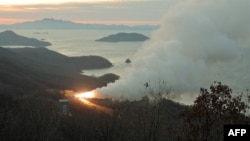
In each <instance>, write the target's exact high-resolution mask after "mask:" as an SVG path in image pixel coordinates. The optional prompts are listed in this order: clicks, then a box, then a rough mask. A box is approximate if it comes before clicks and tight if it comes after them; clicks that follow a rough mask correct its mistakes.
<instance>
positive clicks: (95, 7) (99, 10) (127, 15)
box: [0, 0, 175, 25]
mask: <svg viewBox="0 0 250 141" xmlns="http://www.w3.org/2000/svg"><path fill="white" fill-rule="evenodd" d="M174 1H175V0H0V9H1V10H0V24H12V23H16V22H23V21H33V20H40V19H43V18H55V19H62V20H70V21H74V22H78V23H104V24H131V25H138V24H158V23H160V20H161V18H162V16H163V15H164V14H165V13H166V11H167V9H168V7H169V6H170V5H172V4H173V3H174Z"/></svg>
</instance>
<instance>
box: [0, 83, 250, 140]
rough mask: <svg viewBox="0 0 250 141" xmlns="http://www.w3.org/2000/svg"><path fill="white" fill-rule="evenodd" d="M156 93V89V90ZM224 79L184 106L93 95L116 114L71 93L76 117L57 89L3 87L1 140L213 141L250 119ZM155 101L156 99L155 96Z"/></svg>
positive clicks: (159, 98) (0, 119) (158, 99)
mask: <svg viewBox="0 0 250 141" xmlns="http://www.w3.org/2000/svg"><path fill="white" fill-rule="evenodd" d="M151 92H154V91H151ZM231 93H232V90H231V89H230V88H229V87H228V86H226V85H222V84H221V83H219V82H216V83H215V84H213V85H212V86H211V87H210V88H209V89H204V88H201V90H200V95H199V96H198V97H197V98H196V100H195V101H194V104H193V105H190V106H185V105H181V104H178V103H176V102H173V101H171V100H167V99H164V98H161V97H160V96H161V95H162V94H164V93H157V94H155V93H152V94H151V95H153V100H152V96H151V99H150V100H149V98H148V97H146V96H145V97H144V98H142V99H141V100H138V101H122V102H117V101H112V100H110V99H91V102H93V103H96V104H98V105H102V106H105V107H107V108H109V109H111V110H112V113H107V112H105V111H100V110H98V109H97V108H96V107H93V106H92V107H88V106H87V105H84V104H83V103H82V102H81V101H80V100H78V99H76V98H74V97H68V98H69V100H70V108H71V113H72V116H69V117H66V116H60V115H59V114H58V112H59V107H58V106H59V104H58V99H61V98H65V97H64V94H63V93H62V92H60V91H55V90H32V91H26V92H25V93H20V91H17V90H13V89H7V88H4V89H1V90H0V139H1V140H6V141H7V140H11V141H15V140H19V141H22V140H25V141H26V140H36V141H49V140H51V141H68V140H70V141H128V140H129V141H165V140H168V141H184V140H188V141H196V140H197V141H199V140H203V141H208V140H217V141H220V140H223V125H224V124H249V117H248V116H246V115H247V114H246V112H247V111H246V110H247V109H248V106H247V104H248V103H247V102H248V101H244V100H243V97H244V96H249V92H248V91H247V92H246V93H244V94H242V95H240V96H237V97H234V96H232V95H231ZM154 100H156V101H154Z"/></svg>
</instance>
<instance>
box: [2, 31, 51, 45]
mask: <svg viewBox="0 0 250 141" xmlns="http://www.w3.org/2000/svg"><path fill="white" fill-rule="evenodd" d="M50 45H51V43H49V42H47V41H40V40H37V39H35V38H28V37H24V36H21V35H18V34H16V33H15V32H13V31H11V30H6V31H4V32H1V33H0V46H31V47H46V46H50Z"/></svg>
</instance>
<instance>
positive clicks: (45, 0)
mask: <svg viewBox="0 0 250 141" xmlns="http://www.w3.org/2000/svg"><path fill="white" fill-rule="evenodd" d="M119 1H120V0H3V1H0V5H34V4H63V3H98V2H119Z"/></svg>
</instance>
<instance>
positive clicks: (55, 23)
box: [0, 18, 158, 30]
mask: <svg viewBox="0 0 250 141" xmlns="http://www.w3.org/2000/svg"><path fill="white" fill-rule="evenodd" d="M156 28H158V26H153V25H136V26H128V25H105V24H82V23H74V22H71V21H65V20H57V19H53V18H44V19H42V20H36V21H31V22H23V23H16V24H11V25H3V24H2V25H1V24H0V29H122V30H153V29H156Z"/></svg>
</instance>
